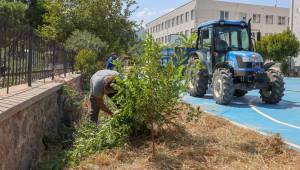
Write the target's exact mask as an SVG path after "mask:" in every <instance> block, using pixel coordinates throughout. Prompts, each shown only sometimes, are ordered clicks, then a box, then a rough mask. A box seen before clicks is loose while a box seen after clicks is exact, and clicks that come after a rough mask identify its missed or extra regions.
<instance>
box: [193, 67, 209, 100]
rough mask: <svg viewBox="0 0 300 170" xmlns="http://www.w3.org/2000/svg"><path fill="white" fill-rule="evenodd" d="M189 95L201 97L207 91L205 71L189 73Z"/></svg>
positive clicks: (206, 73)
mask: <svg viewBox="0 0 300 170" xmlns="http://www.w3.org/2000/svg"><path fill="white" fill-rule="evenodd" d="M188 88H189V93H190V95H191V96H193V97H203V96H204V95H205V94H206V91H207V89H208V72H207V70H199V71H198V73H197V74H193V71H192V70H191V71H190V72H189V81H188Z"/></svg>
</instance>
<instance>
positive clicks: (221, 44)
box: [196, 20, 262, 74]
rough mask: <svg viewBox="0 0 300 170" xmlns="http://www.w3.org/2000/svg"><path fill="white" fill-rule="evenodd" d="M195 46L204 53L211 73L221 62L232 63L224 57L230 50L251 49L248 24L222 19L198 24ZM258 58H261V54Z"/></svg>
mask: <svg viewBox="0 0 300 170" xmlns="http://www.w3.org/2000/svg"><path fill="white" fill-rule="evenodd" d="M196 48H197V49H198V50H199V51H200V52H201V53H203V54H204V55H205V57H206V62H207V64H209V67H208V68H209V73H211V74H212V73H213V71H214V69H215V67H216V66H217V65H219V64H221V63H224V62H231V64H232V65H234V63H232V62H234V61H228V58H226V55H227V57H228V55H229V54H230V52H231V54H232V52H233V54H235V52H239V53H245V52H247V51H248V52H250V51H253V48H252V40H251V29H250V26H249V25H248V24H247V23H246V22H244V21H222V20H221V21H211V22H206V23H203V24H200V25H199V27H198V40H197V47H196ZM253 54H254V53H253ZM248 55H249V53H248ZM231 56H232V55H231ZM258 58H260V59H262V58H261V56H258Z"/></svg>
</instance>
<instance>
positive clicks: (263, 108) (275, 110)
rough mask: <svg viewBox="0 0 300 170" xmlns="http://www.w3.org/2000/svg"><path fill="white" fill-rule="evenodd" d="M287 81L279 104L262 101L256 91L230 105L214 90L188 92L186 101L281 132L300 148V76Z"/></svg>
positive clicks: (243, 122) (265, 130)
mask: <svg viewBox="0 0 300 170" xmlns="http://www.w3.org/2000/svg"><path fill="white" fill-rule="evenodd" d="M285 83H286V84H285V89H286V91H285V96H284V97H283V101H282V102H280V103H279V104H277V105H268V104H264V103H262V101H261V100H260V98H259V93H258V91H257V90H256V91H251V92H249V93H248V94H247V95H246V96H245V97H241V98H235V99H234V100H233V102H232V103H231V104H230V105H228V106H222V105H217V104H216V103H215V101H214V100H213V98H212V94H211V92H208V94H207V95H206V96H205V97H204V98H194V97H191V96H189V95H186V96H183V101H184V102H186V103H188V104H192V105H196V106H200V107H201V108H202V110H204V111H206V112H209V113H212V114H215V115H218V116H221V117H224V118H226V119H228V120H231V121H234V122H236V123H238V124H241V125H244V126H247V127H249V128H251V129H255V130H257V131H259V132H261V133H267V134H275V133H279V134H280V135H281V137H283V139H284V140H285V141H287V142H288V143H290V144H291V145H293V146H294V148H296V149H297V150H299V151H300V79H299V78H286V79H285ZM251 102H252V103H253V105H252V107H251V104H250V103H251Z"/></svg>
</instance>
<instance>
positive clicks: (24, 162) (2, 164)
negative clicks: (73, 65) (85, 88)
mask: <svg viewBox="0 0 300 170" xmlns="http://www.w3.org/2000/svg"><path fill="white" fill-rule="evenodd" d="M69 82H70V83H71V84H73V85H75V86H77V87H78V86H79V85H80V77H79V76H78V77H76V78H74V79H72V80H71V81H69ZM61 87H62V83H56V85H54V86H52V87H51V88H49V89H48V90H46V92H43V94H38V95H36V96H34V97H33V98H31V99H30V100H32V101H33V102H32V104H30V105H28V106H27V107H26V108H25V109H22V110H16V111H15V113H9V114H10V115H11V116H10V117H8V118H6V119H5V120H2V121H0V169H3V170H19V169H20V170H22V169H25V170H27V169H34V168H35V167H36V163H37V161H38V160H39V158H40V156H41V154H42V153H43V151H44V150H45V145H44V140H45V139H46V137H47V136H55V135H57V133H58V127H59V125H60V124H61V122H62V118H63V113H62V104H61V101H62V95H61ZM41 95H42V97H41Z"/></svg>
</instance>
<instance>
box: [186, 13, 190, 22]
mask: <svg viewBox="0 0 300 170" xmlns="http://www.w3.org/2000/svg"><path fill="white" fill-rule="evenodd" d="M189 18H190V12H186V13H185V22H188V21H189Z"/></svg>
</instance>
